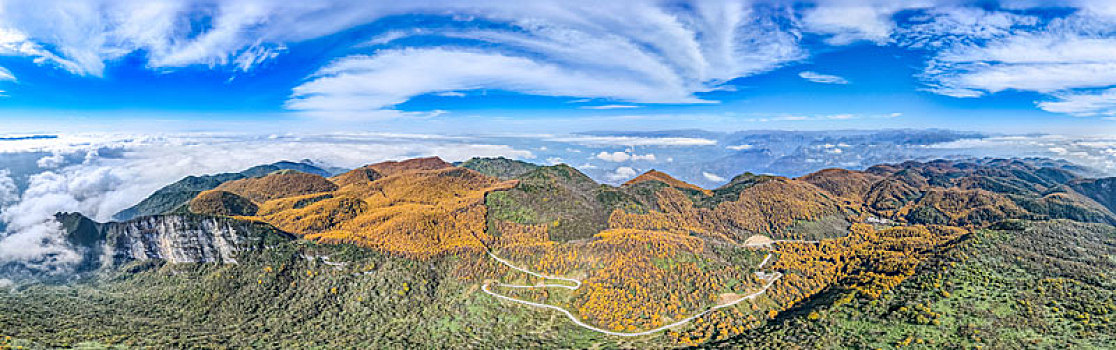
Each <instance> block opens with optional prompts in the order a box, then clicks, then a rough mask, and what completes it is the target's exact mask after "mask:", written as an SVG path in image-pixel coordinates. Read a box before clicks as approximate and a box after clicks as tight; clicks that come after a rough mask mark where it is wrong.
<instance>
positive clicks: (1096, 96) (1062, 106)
mask: <svg viewBox="0 0 1116 350" xmlns="http://www.w3.org/2000/svg"><path fill="white" fill-rule="evenodd" d="M1054 96H1055V97H1056V98H1057V100H1054V101H1043V102H1039V103H1038V107H1039V108H1041V109H1043V110H1045V111H1047V112H1053V113H1065V114H1069V115H1075V116H1081V117H1092V116H1116V88H1112V89H1107V90H1102V91H1099V92H1082V93H1061V94H1055V95H1054Z"/></svg>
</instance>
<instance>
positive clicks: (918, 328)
mask: <svg viewBox="0 0 1116 350" xmlns="http://www.w3.org/2000/svg"><path fill="white" fill-rule="evenodd" d="M1077 170H1078V168H1077V167H1075V166H1073V165H1071V164H1067V163H1064V162H1058V161H1049V160H1045V159H970V160H935V161H927V162H915V161H910V162H904V163H897V164H881V165H876V166H872V167H868V168H866V169H864V170H845V169H826V170H822V171H818V172H814V173H810V174H807V175H804V176H801V177H793V178H791V177H781V176H773V175H758V174H752V173H744V174H740V175H737V176H735V177H733V178H732V179H731V180H729V181H727V183H725V184H724V185H722V186H719V187H717V188H712V189H706V188H702V187H700V186H696V185H693V184H690V183H687V182H684V181H681V180H678V179H676V178H674V177H672V176H671V175H669V174H667V173H664V172H660V171H656V170H650V171H647V172H645V173H643V174H642V175H639V176H636V177H634V178H632V179H630V180H629V181H627V182H625V183H623V184H622V185H619V186H613V185H607V184H600V183H598V182H596V181H594V180H593V179H592V178H590V177H589V176H586V175H585V174H583V173H582V172H581V171H579V170H578V169H576V168H574V167H570V166H567V165H564V164H559V165H552V166H541V165H536V164H530V163H526V162H521V161H517V160H511V159H506V158H475V159H471V160H468V161H465V162H462V163H458V164H456V165H455V164H451V163H448V162H445V161H442V160H441V159H438V158H418V159H410V160H403V161H395V162H384V163H376V164H371V165H367V166H363V167H360V168H357V169H353V170H349V171H339V170H337V169H322V168H319V167H317V166H315V165H313V164H309V163H306V162H301V163H294V162H281V163H276V164H271V165H265V166H259V167H254V168H251V169H248V170H246V171H243V172H240V173H227V174H218V175H210V176H200V177H187V178H185V179H182V180H180V181H178V182H176V183H174V184H171V185H168V186H166V187H164V188H162V189H160V190H158V191H156V192H155V193H153V194H152V195H151V196H150V197H148V198H146V199H144V200H143V201H141V202H140V203H139V204H137V205H136V206H134V207H132V208H129V209H126V210H124V211H121V212H120V213H118V214H117V215H116V216H114V218H117V219H118V221H116V222H108V223H98V222H94V221H92V220H89V219H87V218H85V217H84V216H81V215H80V214H75V213H60V214H59V215H58V216H57V220H58V221H59V222H60V223H61V225H62V227H63V228H64V230H65V231H66V237H67V240H68V243H69V244H70V245H71V246H73V247H75V248H76V249H77V251H79V252H81V261H80V262H79V263H77V264H76V266H75V268H74V272H76V274H75V275H74V276H72V277H69V278H68V279H67V280H65V281H64V282H59V281H53V282H49V283H47V282H34V281H26V282H20V283H19V284H17V285H15V286H14V287H11V288H12V290H13V291H18V293H15V292H10V293H6V294H3V295H0V330H2V331H0V333H2V334H0V335H9V336H12V337H14V339H15V340H8V342H9V343H10V344H27V345H34V346H48V347H66V346H74V345H78V344H84V345H90V346H92V345H99V346H101V345H125V346H152V347H207V348H222V347H234V348H239V347H329V348H333V347H343V348H349V347H381V348H384V347H387V348H391V347H398V348H413V347H439V346H441V345H444V344H460V345H461V346H467V347H482V348H506V347H516V348H519V347H579V348H580V347H610V348H611V347H618V348H631V347H637V348H676V347H691V346H697V347H732V348H739V347H744V348H764V347H771V346H776V347H807V348H810V347H829V346H831V345H832V344H842V345H844V346H848V347H856V348H877V347H902V346H917V347H923V348H972V347H977V346H984V347H991V348H1004V347H1013V346H1012V344H1031V345H1034V346H1035V347H1046V346H1053V345H1054V344H1072V345H1076V346H1078V347H1085V348H1087V347H1098V348H1103V347H1104V346H1105V344H1112V343H1113V341H1116V322H1114V321H1116V307H1114V306H1113V302H1114V301H1116V284H1113V282H1112V281H1113V279H1112V278H1111V276H1110V274H1111V271H1116V270H1114V268H1116V260H1112V258H1111V257H1112V256H1114V255H1113V254H1114V253H1116V228H1114V227H1113V226H1112V225H1114V224H1116V214H1114V212H1116V197H1114V196H1116V192H1114V191H1113V185H1114V183H1113V181H1114V179H1113V178H1102V179H1091V178H1085V177H1082V176H1081V175H1080V172H1078V171H1077ZM68 296H78V297H68ZM55 324H60V325H65V326H64V327H60V326H52V325H55Z"/></svg>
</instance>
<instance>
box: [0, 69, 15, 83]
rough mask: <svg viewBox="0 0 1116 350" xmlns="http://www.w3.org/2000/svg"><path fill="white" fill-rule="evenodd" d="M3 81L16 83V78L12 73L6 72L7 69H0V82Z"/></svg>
mask: <svg viewBox="0 0 1116 350" xmlns="http://www.w3.org/2000/svg"><path fill="white" fill-rule="evenodd" d="M3 81H16V77H15V75H12V71H10V70H8V69H7V68H4V67H0V82H3Z"/></svg>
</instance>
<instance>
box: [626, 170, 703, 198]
mask: <svg viewBox="0 0 1116 350" xmlns="http://www.w3.org/2000/svg"><path fill="white" fill-rule="evenodd" d="M647 181H658V182H662V183H664V184H667V185H668V186H671V187H677V188H686V189H691V190H694V191H698V192H701V193H705V194H706V195H709V194H711V193H712V192H710V191H709V190H707V189H704V188H701V187H699V186H697V185H694V184H691V183H688V182H685V181H682V180H679V179H676V178H674V177H673V176H670V175H668V174H667V173H664V172H661V171H658V170H655V169H651V170H648V171H647V172H645V173H643V174H640V175H639V176H636V177H635V178H634V179H631V180H628V182H625V183H624V184H623V185H622V186H632V185H635V184H639V183H642V182H647Z"/></svg>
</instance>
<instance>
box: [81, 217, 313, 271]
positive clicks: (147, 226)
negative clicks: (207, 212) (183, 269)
mask: <svg viewBox="0 0 1116 350" xmlns="http://www.w3.org/2000/svg"><path fill="white" fill-rule="evenodd" d="M103 227H104V232H105V238H106V242H105V248H104V252H105V253H104V256H103V257H102V258H101V265H102V267H109V266H118V265H121V264H125V263H128V262H131V261H135V260H150V259H157V260H163V261H166V262H170V263H206V262H221V263H236V258H237V256H238V255H239V254H240V253H241V252H243V251H251V250H260V249H263V248H264V247H266V246H267V241H268V240H269V238H271V239H290V238H292V237H291V236H289V235H287V234H285V233H282V232H280V231H278V230H275V229H274V228H272V227H271V226H269V225H264V224H257V223H251V222H245V221H238V220H234V219H228V218H221V217H212V216H199V215H157V216H145V217H140V218H138V219H134V220H130V221H126V222H120V223H108V224H104V226H103Z"/></svg>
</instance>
